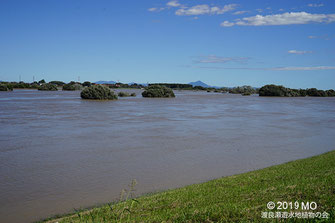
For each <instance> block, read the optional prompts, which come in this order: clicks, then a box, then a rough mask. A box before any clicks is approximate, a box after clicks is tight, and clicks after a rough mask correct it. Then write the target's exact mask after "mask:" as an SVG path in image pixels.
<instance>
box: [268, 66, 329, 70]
mask: <svg viewBox="0 0 335 223" xmlns="http://www.w3.org/2000/svg"><path fill="white" fill-rule="evenodd" d="M270 70H278V71H296V70H335V67H332V66H318V67H276V68H271V69H270Z"/></svg>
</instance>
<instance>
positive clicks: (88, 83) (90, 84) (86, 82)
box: [82, 81, 92, 87]
mask: <svg viewBox="0 0 335 223" xmlns="http://www.w3.org/2000/svg"><path fill="white" fill-rule="evenodd" d="M82 85H83V86H84V87H91V86H92V83H91V82H89V81H85V82H84V83H83V84H82Z"/></svg>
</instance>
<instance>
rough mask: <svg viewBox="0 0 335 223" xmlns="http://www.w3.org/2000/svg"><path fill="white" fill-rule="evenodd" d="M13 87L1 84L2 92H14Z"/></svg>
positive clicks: (0, 89)
mask: <svg viewBox="0 0 335 223" xmlns="http://www.w3.org/2000/svg"><path fill="white" fill-rule="evenodd" d="M12 90H13V87H12V86H11V85H5V84H0V91H12Z"/></svg>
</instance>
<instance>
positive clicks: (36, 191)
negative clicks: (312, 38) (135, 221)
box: [0, 90, 335, 222]
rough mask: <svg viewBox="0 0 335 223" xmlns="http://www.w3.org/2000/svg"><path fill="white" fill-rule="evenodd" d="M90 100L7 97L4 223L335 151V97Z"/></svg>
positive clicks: (1, 166)
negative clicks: (126, 191)
mask: <svg viewBox="0 0 335 223" xmlns="http://www.w3.org/2000/svg"><path fill="white" fill-rule="evenodd" d="M134 91H136V93H137V95H138V96H137V97H136V98H133V97H131V98H120V100H118V101H103V102H99V101H85V100H81V99H80V97H79V95H80V92H62V91H59V92H39V91H28V90H18V91H14V92H0V124H1V128H0V216H1V217H2V219H1V222H27V221H28V222H29V221H33V220H38V219H40V218H44V217H48V216H51V215H54V214H58V213H64V212H68V211H72V210H73V208H80V207H87V206H90V205H94V204H99V203H103V202H107V201H110V200H115V199H116V198H117V197H118V195H119V192H120V191H121V189H122V188H126V187H127V185H128V184H129V183H130V181H131V180H132V179H137V181H138V182H139V184H138V187H137V194H141V193H145V192H151V191H157V190H163V189H167V188H174V187H179V186H183V185H186V184H191V183H198V182H202V181H206V180H209V179H213V178H217V177H221V176H226V175H231V174H236V173H240V172H245V171H248V170H254V169H257V168H262V167H266V166H269V165H274V164H279V163H283V162H286V161H289V160H294V159H298V158H304V157H308V156H312V155H316V154H320V153H323V152H326V151H329V150H333V149H334V147H335V140H334V139H333V137H334V135H335V128H334V127H335V98H310V97H306V98H265V97H258V96H250V97H243V96H240V95H230V94H216V93H206V92H187V91H183V92H180V91H177V92H175V93H176V98H174V99H149V98H142V97H141V96H140V91H139V90H133V91H131V90H130V92H134Z"/></svg>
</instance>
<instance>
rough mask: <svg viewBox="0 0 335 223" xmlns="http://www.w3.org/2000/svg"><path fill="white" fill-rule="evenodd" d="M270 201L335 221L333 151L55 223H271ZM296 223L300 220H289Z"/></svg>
mask: <svg viewBox="0 0 335 223" xmlns="http://www.w3.org/2000/svg"><path fill="white" fill-rule="evenodd" d="M130 191H131V190H130ZM130 191H128V192H130ZM269 201H274V202H275V203H276V202H278V201H287V202H295V201H299V202H307V201H309V202H311V201H314V202H316V203H317V204H318V208H317V209H316V210H315V211H314V212H317V211H319V212H324V211H326V212H328V213H329V214H330V218H329V219H328V220H325V219H323V222H335V216H334V215H335V208H334V205H335V151H332V152H328V153H325V154H322V155H319V156H315V157H311V158H307V159H303V160H297V161H293V162H289V163H285V164H282V165H278V166H272V167H269V168H265V169H261V170H256V171H252V172H248V173H244V174H239V175H234V176H230V177H224V178H220V179H216V180H212V181H209V182H206V183H201V184H194V185H190V186H186V187H182V188H179V189H174V190H168V191H165V192H160V193H157V194H152V195H147V196H142V197H139V198H137V199H130V197H129V199H128V200H127V201H123V202H119V203H116V204H106V205H104V206H101V207H97V208H93V209H90V210H86V211H81V212H78V213H77V214H74V215H71V216H66V217H63V218H59V219H56V220H53V221H52V222H56V221H58V222H269V221H270V222H271V220H269V219H262V218H261V212H262V211H263V212H265V211H269V210H268V209H267V207H266V204H267V203H268V202H269ZM273 211H276V210H273ZM281 211H284V210H281ZM299 211H301V210H299ZM288 212H290V210H288ZM272 221H274V222H275V220H272ZM295 221H297V222H299V220H297V219H295V220H294V219H293V220H292V219H290V222H295ZM301 221H303V220H300V222H301ZM305 221H307V220H305ZM321 221H322V219H321V220H319V222H321ZM285 222H287V220H286V221H285ZM310 222H315V219H314V220H310Z"/></svg>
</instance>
